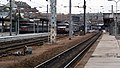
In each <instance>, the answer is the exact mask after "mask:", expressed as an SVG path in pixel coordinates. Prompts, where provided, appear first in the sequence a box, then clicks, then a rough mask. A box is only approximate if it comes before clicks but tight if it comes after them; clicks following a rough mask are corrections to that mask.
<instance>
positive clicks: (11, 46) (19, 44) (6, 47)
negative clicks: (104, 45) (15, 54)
mask: <svg viewBox="0 0 120 68" xmlns="http://www.w3.org/2000/svg"><path fill="white" fill-rule="evenodd" d="M47 38H48V37H47V36H43V37H35V38H30V39H23V40H14V41H7V42H1V43H0V56H2V55H3V54H7V53H9V51H11V50H15V49H20V48H23V47H24V46H30V45H33V44H39V45H42V44H43V42H47V41H48V40H47Z"/></svg>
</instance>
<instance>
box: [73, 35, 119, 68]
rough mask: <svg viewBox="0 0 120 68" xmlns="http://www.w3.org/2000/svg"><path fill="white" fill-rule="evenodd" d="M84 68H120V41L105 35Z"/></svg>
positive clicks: (77, 67)
mask: <svg viewBox="0 0 120 68" xmlns="http://www.w3.org/2000/svg"><path fill="white" fill-rule="evenodd" d="M75 68H79V65H78V66H76V67H75ZM84 68H120V40H117V39H116V38H115V36H111V35H109V34H107V33H104V34H103V36H102V38H101V40H100V42H99V43H98V45H97V47H96V49H95V51H94V52H93V54H92V55H91V57H90V59H89V60H88V62H87V63H86V65H85V66H84Z"/></svg>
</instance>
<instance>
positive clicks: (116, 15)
mask: <svg viewBox="0 0 120 68" xmlns="http://www.w3.org/2000/svg"><path fill="white" fill-rule="evenodd" d="M108 1H114V2H115V4H116V16H115V18H116V22H115V36H116V35H117V3H118V2H119V1H120V0H118V1H116V0H108Z"/></svg>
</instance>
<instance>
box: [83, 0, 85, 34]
mask: <svg viewBox="0 0 120 68" xmlns="http://www.w3.org/2000/svg"><path fill="white" fill-rule="evenodd" d="M83 8H84V35H85V33H86V29H85V28H86V23H85V22H86V21H85V20H86V19H85V18H86V1H85V0H84V5H83Z"/></svg>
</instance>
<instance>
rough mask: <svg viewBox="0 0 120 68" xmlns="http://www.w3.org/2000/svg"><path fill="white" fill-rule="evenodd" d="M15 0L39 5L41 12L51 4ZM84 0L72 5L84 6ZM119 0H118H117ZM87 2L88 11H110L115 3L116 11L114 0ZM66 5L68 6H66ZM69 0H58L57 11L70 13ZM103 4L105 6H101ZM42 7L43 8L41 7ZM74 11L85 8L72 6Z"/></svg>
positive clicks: (74, 1)
mask: <svg viewBox="0 0 120 68" xmlns="http://www.w3.org/2000/svg"><path fill="white" fill-rule="evenodd" d="M0 1H1V2H0V3H2V4H6V3H8V2H7V0H0ZM15 1H23V2H27V3H28V4H29V5H30V6H32V7H37V9H38V10H39V11H40V12H46V5H47V4H49V2H46V0H31V1H30V0H15ZM83 1H84V0H72V6H80V7H83ZM116 1H117V0H116ZM86 3H87V11H86V12H90V13H91V12H96V13H98V12H110V10H111V5H114V11H115V10H116V8H115V2H114V1H108V0H86ZM64 6H67V7H66V8H65V7H64ZM68 6H69V0H57V13H68V12H69V7H68ZM101 6H103V7H101ZM39 7H42V8H39ZM118 10H120V2H118ZM118 12H120V11H118ZM72 13H74V14H79V13H83V8H77V7H72Z"/></svg>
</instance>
